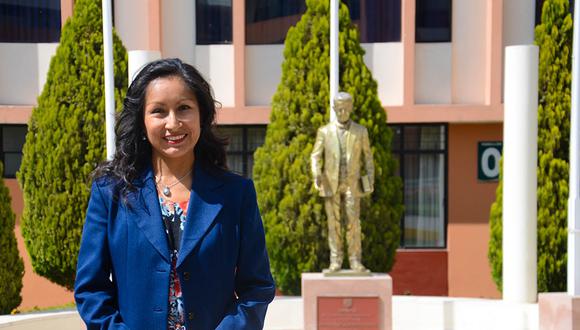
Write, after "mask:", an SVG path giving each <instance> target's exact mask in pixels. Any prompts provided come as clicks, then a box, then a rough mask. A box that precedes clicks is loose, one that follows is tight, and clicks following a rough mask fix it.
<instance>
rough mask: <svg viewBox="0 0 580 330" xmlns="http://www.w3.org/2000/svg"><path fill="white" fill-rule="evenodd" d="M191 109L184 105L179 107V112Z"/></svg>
mask: <svg viewBox="0 0 580 330" xmlns="http://www.w3.org/2000/svg"><path fill="white" fill-rule="evenodd" d="M189 109H191V107H190V106H189V105H187V104H183V105H181V106H179V110H189Z"/></svg>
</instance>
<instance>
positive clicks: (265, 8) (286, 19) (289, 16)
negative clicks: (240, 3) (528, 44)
mask: <svg viewBox="0 0 580 330" xmlns="http://www.w3.org/2000/svg"><path fill="white" fill-rule="evenodd" d="M304 12H306V3H305V1H304V0H284V1H280V0H246V44H248V45H260V44H281V43H283V42H284V40H285V39H286V33H287V32H288V29H290V27H291V26H293V25H295V24H296V23H297V22H298V21H299V20H300V18H301V17H302V14H304Z"/></svg>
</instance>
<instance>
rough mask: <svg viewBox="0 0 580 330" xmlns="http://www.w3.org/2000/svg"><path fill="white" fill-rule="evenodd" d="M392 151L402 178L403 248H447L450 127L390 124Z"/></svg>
mask: <svg viewBox="0 0 580 330" xmlns="http://www.w3.org/2000/svg"><path fill="white" fill-rule="evenodd" d="M391 127H392V128H393V131H394V133H395V134H394V137H393V154H394V156H395V158H397V160H398V161H399V168H398V170H397V171H398V173H397V174H398V175H399V176H400V177H401V178H402V180H403V186H404V194H403V196H404V197H403V199H404V204H405V214H404V216H403V219H401V247H403V248H444V247H445V241H446V219H447V205H446V200H447V188H446V187H447V185H446V182H447V129H446V126H444V125H391Z"/></svg>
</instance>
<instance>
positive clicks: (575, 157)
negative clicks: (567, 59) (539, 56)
mask: <svg viewBox="0 0 580 330" xmlns="http://www.w3.org/2000/svg"><path fill="white" fill-rule="evenodd" d="M574 13H575V17H574V37H573V39H572V107H571V109H570V183H569V184H570V187H569V194H570V195H569V196H568V294H569V295H571V296H580V269H579V267H580V253H579V252H580V251H579V250H578V249H579V248H580V242H579V240H578V234H580V213H579V211H580V210H579V209H578V208H579V207H580V198H579V196H578V190H579V184H580V182H579V181H578V180H579V173H578V165H579V164H580V154H579V153H578V147H579V146H580V145H579V144H578V133H579V132H578V130H579V129H580V125H579V124H580V111H579V109H578V106H579V105H578V96H579V94H580V85H578V78H580V72H579V70H580V66H579V63H578V60H579V59H580V18H579V17H578V14H579V13H580V1H574Z"/></svg>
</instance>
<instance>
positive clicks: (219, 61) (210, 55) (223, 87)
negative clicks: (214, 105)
mask: <svg viewBox="0 0 580 330" xmlns="http://www.w3.org/2000/svg"><path fill="white" fill-rule="evenodd" d="M195 67H196V68H197V69H198V70H199V71H200V72H201V74H203V76H204V77H205V78H206V79H207V80H208V81H209V83H210V84H211V86H212V87H213V89H214V93H215V98H216V99H217V100H218V101H219V102H221V104H222V106H224V107H232V106H234V100H235V94H234V89H235V83H234V46H232V45H197V46H195Z"/></svg>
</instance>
